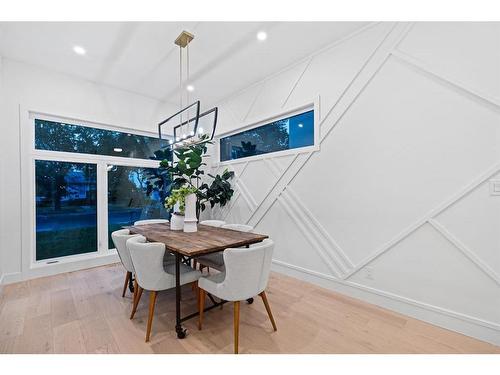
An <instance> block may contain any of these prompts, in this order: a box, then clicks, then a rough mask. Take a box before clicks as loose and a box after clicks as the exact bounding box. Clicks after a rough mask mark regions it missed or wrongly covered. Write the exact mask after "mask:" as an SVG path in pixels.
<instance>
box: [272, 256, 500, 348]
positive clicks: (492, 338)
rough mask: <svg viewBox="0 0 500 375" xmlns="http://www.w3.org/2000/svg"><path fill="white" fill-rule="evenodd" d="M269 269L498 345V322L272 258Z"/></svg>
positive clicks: (499, 325) (499, 329)
mask: <svg viewBox="0 0 500 375" xmlns="http://www.w3.org/2000/svg"><path fill="white" fill-rule="evenodd" d="M272 269H273V271H276V272H279V273H282V274H285V275H288V276H291V277H294V278H297V279H300V280H304V281H307V282H310V283H312V284H316V285H318V286H321V287H323V288H326V289H331V290H334V291H336V292H340V293H342V294H345V295H348V296H350V297H354V298H358V299H360V300H363V301H365V302H368V303H372V304H374V305H377V306H380V307H383V308H386V309H389V310H393V311H396V312H398V313H401V314H404V315H407V316H410V317H412V318H415V319H419V320H422V321H425V322H427V323H431V324H434V325H436V326H439V327H442V328H446V329H448V330H451V331H454V332H458V333H461V334H464V335H467V336H471V337H474V338H476V339H478V340H482V341H486V342H489V343H491V344H493V345H498V346H500V324H496V323H493V322H488V321H485V320H482V319H478V318H475V317H471V316H468V315H464V314H461V313H458V312H455V311H451V310H447V309H443V308H441V307H438V306H433V305H429V304H426V303H422V302H419V301H415V300H412V299H409V298H406V297H402V296H398V295H395V294H392V293H387V292H384V291H380V290H377V289H373V288H370V287H367V286H364V285H361V284H357V283H354V282H351V281H346V280H339V279H336V278H333V277H331V276H329V275H324V274H321V273H319V272H316V271H312V270H308V269H305V268H302V267H298V266H295V265H292V264H288V263H285V262H282V261H279V260H273V266H272Z"/></svg>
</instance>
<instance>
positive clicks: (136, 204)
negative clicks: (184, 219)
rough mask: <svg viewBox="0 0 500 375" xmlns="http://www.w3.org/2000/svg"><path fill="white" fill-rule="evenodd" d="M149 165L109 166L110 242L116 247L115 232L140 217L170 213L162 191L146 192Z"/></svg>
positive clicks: (140, 218)
mask: <svg viewBox="0 0 500 375" xmlns="http://www.w3.org/2000/svg"><path fill="white" fill-rule="evenodd" d="M153 173H154V171H152V170H151V169H149V168H137V167H125V166H119V165H109V166H108V246H109V248H110V249H112V248H114V245H113V241H112V240H111V233H112V232H113V231H115V230H118V229H120V228H121V227H123V226H124V225H132V224H133V223H134V222H135V221H137V220H143V219H156V218H160V217H167V216H168V212H167V211H166V209H165V207H164V206H163V204H162V202H161V199H160V194H159V192H158V191H153V193H152V194H150V195H147V194H146V181H147V179H148V176H150V175H152V174H153Z"/></svg>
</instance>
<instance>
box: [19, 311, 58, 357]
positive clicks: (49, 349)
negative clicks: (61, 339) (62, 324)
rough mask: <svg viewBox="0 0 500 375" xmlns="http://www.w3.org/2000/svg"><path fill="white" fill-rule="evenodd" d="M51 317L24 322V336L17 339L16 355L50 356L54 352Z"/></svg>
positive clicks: (42, 316)
mask: <svg viewBox="0 0 500 375" xmlns="http://www.w3.org/2000/svg"><path fill="white" fill-rule="evenodd" d="M51 320H52V319H51V315H50V314H46V315H40V316H37V317H33V318H30V319H26V320H25V321H24V327H23V334H22V335H19V336H17V337H16V341H15V343H14V353H27V354H28V353H29V354H50V353H53V352H54V340H53V330H52V323H51Z"/></svg>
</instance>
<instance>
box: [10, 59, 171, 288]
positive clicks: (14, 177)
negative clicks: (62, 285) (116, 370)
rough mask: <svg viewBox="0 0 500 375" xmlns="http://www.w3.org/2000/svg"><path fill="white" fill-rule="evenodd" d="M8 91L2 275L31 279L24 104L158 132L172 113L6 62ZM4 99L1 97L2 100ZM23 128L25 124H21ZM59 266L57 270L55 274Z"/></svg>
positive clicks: (108, 90) (143, 100)
mask: <svg viewBox="0 0 500 375" xmlns="http://www.w3.org/2000/svg"><path fill="white" fill-rule="evenodd" d="M0 67H1V70H0V73H1V76H0V77H2V80H0V85H2V84H3V88H2V86H0V89H1V90H2V91H3V93H4V100H3V101H2V100H0V104H2V103H3V108H2V111H1V112H0V120H1V137H0V155H1V162H0V207H1V209H0V261H1V266H0V271H3V275H4V281H5V282H12V281H17V280H20V279H23V278H25V277H28V276H27V271H28V270H26V266H24V269H23V265H22V262H21V259H22V258H21V248H22V246H21V245H22V238H21V193H20V191H21V190H20V184H21V180H20V131H19V127H20V114H19V111H20V106H22V107H23V108H26V109H28V110H35V111H46V112H48V113H50V114H53V115H61V116H69V117H73V118H77V119H82V120H88V121H96V122H101V123H105V124H109V125H118V126H123V127H129V128H133V129H140V130H148V131H153V132H156V131H157V127H156V124H157V123H158V120H160V119H161V118H162V117H164V116H166V115H168V114H169V113H171V112H172V110H173V108H169V106H168V105H166V104H165V103H161V102H158V101H155V100H152V99H149V98H146V97H143V96H140V95H136V94H132V93H129V92H125V91H122V90H117V89H113V88H110V87H105V86H100V85H98V84H95V83H92V82H89V81H85V80H81V79H77V78H73V77H71V76H67V75H63V74H59V73H54V72H51V71H48V70H45V69H43V68H38V67H35V66H31V65H27V64H23V63H19V62H15V61H12V60H9V59H5V58H4V59H3V64H2V65H0ZM0 99H1V98H0ZM22 125H25V124H22ZM57 270H58V268H57V266H56V267H54V271H57Z"/></svg>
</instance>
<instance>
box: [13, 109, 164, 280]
mask: <svg viewBox="0 0 500 375" xmlns="http://www.w3.org/2000/svg"><path fill="white" fill-rule="evenodd" d="M35 119H43V120H47V121H55V122H61V123H68V124H75V125H81V126H87V127H92V128H99V129H105V130H110V131H119V132H124V133H131V134H137V135H141V136H148V137H152V138H156V137H157V134H156V132H154V131H151V132H149V131H143V130H136V129H133V128H127V127H123V126H115V125H109V124H105V123H103V122H98V121H89V120H81V119H79V118H77V116H75V117H70V116H62V115H61V116H60V115H53V114H48V113H47V112H46V111H36V110H31V109H27V108H25V107H20V133H21V145H20V152H21V157H20V158H21V224H22V226H21V233H22V245H21V247H22V249H21V251H22V259H21V268H22V272H23V273H24V272H28V273H33V274H36V275H46V274H53V273H57V272H56V271H55V270H57V269H59V270H60V271H58V272H67V271H68V270H73V269H81V268H87V267H92V266H95V265H101V264H109V263H114V262H116V261H117V260H118V258H117V253H116V249H108V215H107V206H108V196H107V190H108V173H107V166H108V165H109V164H113V165H119V166H128V167H143V168H157V167H158V166H159V163H160V161H159V160H150V159H137V158H128V157H120V156H108V155H96V154H84V153H75V152H63V151H51V150H41V149H36V148H35ZM36 160H49V161H61V162H73V163H89V164H95V165H96V168H97V189H98V193H97V239H98V241H97V247H96V251H94V252H90V253H83V254H74V255H66V256H62V257H57V258H50V259H43V260H36V175H35V161H36ZM101 190H102V191H103V192H104V193H99V192H100V191H101ZM54 261H56V262H54ZM77 264H79V265H81V266H77ZM75 267H76V268H75ZM50 268H52V271H49V270H48V269H50Z"/></svg>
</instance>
